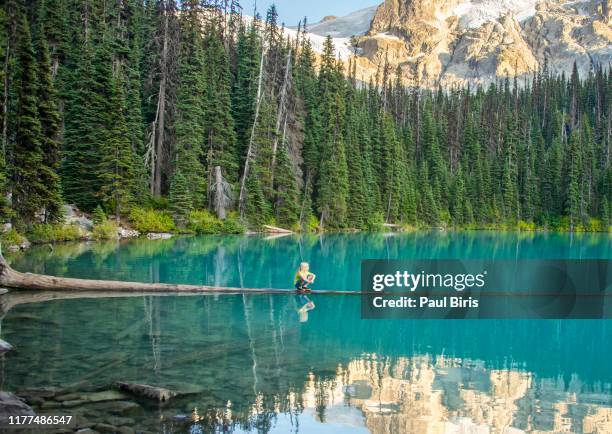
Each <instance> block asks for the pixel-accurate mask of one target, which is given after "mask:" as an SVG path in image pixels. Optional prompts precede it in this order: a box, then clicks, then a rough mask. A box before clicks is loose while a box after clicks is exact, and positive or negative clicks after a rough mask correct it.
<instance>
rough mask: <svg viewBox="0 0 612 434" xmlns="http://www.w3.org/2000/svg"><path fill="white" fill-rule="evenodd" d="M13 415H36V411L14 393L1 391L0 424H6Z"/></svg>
mask: <svg viewBox="0 0 612 434" xmlns="http://www.w3.org/2000/svg"><path fill="white" fill-rule="evenodd" d="M11 416H36V413H34V410H32V407H30V406H29V405H27V404H26V403H25V402H23V401H22V400H21V399H19V398H18V397H17V396H15V395H13V394H12V393H9V392H0V425H6V424H7V423H8V421H9V417H11Z"/></svg>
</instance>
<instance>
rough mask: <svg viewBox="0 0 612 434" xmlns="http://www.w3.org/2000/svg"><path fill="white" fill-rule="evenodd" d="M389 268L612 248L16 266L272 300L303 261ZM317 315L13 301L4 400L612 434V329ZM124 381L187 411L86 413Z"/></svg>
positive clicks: (394, 250)
mask: <svg viewBox="0 0 612 434" xmlns="http://www.w3.org/2000/svg"><path fill="white" fill-rule="evenodd" d="M375 258H392V259H395V258H498V259H502V258H503V259H509V258H604V259H612V239H611V238H610V236H609V235H607V234H595V235H581V236H574V237H570V236H569V235H558V234H555V235H553V234H528V235H524V234H522V235H521V234H514V233H509V234H506V233H459V234H443V233H427V234H405V235H398V236H385V235H382V234H376V235H366V234H356V235H325V236H319V237H314V236H313V237H293V236H290V237H282V238H263V237H244V236H226V237H189V238H176V239H172V240H159V241H147V240H132V241H129V242H122V243H80V244H66V245H58V246H55V248H54V250H53V251H51V249H50V248H49V247H37V248H33V249H31V250H30V251H28V252H27V253H25V254H21V255H17V256H13V257H12V258H10V259H11V261H12V264H13V266H14V267H15V268H16V269H18V270H20V271H32V272H38V273H46V274H54V275H64V276H71V277H84V278H103V279H118V280H139V281H147V282H156V281H160V282H174V283H193V284H209V285H219V286H237V287H239V286H243V287H270V288H289V287H291V284H292V277H293V274H294V272H295V268H296V267H297V265H298V264H299V262H300V261H302V260H307V261H309V262H310V263H311V268H312V270H313V271H314V272H315V273H317V276H318V277H317V282H316V286H315V288H318V289H343V290H357V289H358V288H359V263H360V261H361V259H375ZM310 299H311V301H312V302H313V303H314V304H315V307H314V309H313V310H310V311H305V309H300V308H301V307H302V306H303V305H304V304H305V302H306V301H305V300H303V299H300V298H299V297H297V296H295V295H293V294H288V295H223V296H215V295H195V296H160V297H150V296H136V297H125V298H103V299H100V298H95V299H93V298H90V299H57V300H52V301H42V302H36V303H35V302H32V301H33V298H32V296H31V295H30V294H28V293H18V294H15V293H13V294H9V295H5V296H3V297H2V299H1V307H3V312H4V316H3V319H2V324H1V325H2V329H1V331H2V338H3V339H6V340H7V341H9V342H10V343H11V344H13V345H14V346H15V348H16V350H15V351H14V352H11V353H8V354H7V355H6V356H5V357H4V360H3V363H2V368H1V369H2V380H3V390H10V391H16V392H18V393H21V394H22V395H28V394H29V395H36V393H35V392H36V391H40V389H41V388H46V390H48V391H50V392H49V393H47V394H46V395H48V396H44V397H43V398H40V395H41V394H40V393H39V396H38V398H36V397H35V398H32V400H33V401H34V407H35V409H36V410H37V411H38V412H40V413H44V412H46V413H49V414H59V413H66V414H75V415H79V421H80V423H83V424H89V425H92V424H99V423H104V424H110V425H113V426H115V427H119V426H131V427H133V428H135V429H136V430H137V431H150V432H162V431H163V432H224V431H231V432H279V433H287V432H294V433H295V432H304V433H310V432H315V433H325V432H329V433H336V432H347V433H348V432H351V433H353V432H373V433H396V432H401V433H434V432H435V433H459V432H461V433H478V434H484V433H500V434H502V433H503V434H518V433H522V432H531V433H536V432H537V433H558V432H574V433H612V362H611V361H612V345H611V342H612V321H597V320H591V321H584V320H583V321H536V320H531V321H527V320H523V321H516V320H514V321H510V320H506V321H488V320H480V321H478V320H475V321H435V320H419V321H392V320H387V321H381V320H378V321H364V320H361V319H360V306H359V303H360V300H359V297H352V296H317V295H312V296H310ZM115 381H127V382H137V383H146V384H151V385H156V386H162V387H166V388H168V389H172V390H174V391H178V392H181V395H180V396H179V397H177V398H176V399H174V400H172V401H170V402H169V403H167V404H165V405H163V406H157V405H152V404H151V403H150V402H147V401H146V400H134V399H133V398H131V397H126V398H125V399H122V400H121V401H107V402H101V403H91V402H90V399H89V398H90V397H91V395H90V393H91V392H94V391H103V390H109V389H110V388H111V386H112V383H113V382H115ZM70 394H72V396H69V398H70V400H69V401H68V402H69V403H68V404H65V402H66V400H64V401H62V399H63V397H62V396H61V395H64V397H65V396H66V395H70ZM51 395H54V396H51ZM62 402H64V404H62ZM121 403H123V404H121ZM62 405H63V407H60V406H62ZM55 407H60V408H55ZM94 429H95V426H94ZM126 432H127V431H126Z"/></svg>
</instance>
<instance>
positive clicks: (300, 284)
mask: <svg viewBox="0 0 612 434" xmlns="http://www.w3.org/2000/svg"><path fill="white" fill-rule="evenodd" d="M309 283H310V282H308V281H307V280H304V279H300V280H298V281H297V282H295V289H297V290H300V289H304V288H307V287H308V284H309Z"/></svg>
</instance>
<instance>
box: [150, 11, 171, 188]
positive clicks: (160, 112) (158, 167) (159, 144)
mask: <svg viewBox="0 0 612 434" xmlns="http://www.w3.org/2000/svg"><path fill="white" fill-rule="evenodd" d="M162 8H163V14H164V32H163V39H164V40H163V45H162V52H161V60H160V74H161V77H160V80H159V93H158V96H157V112H156V115H155V117H156V125H155V127H156V128H155V129H154V131H155V155H154V158H153V160H152V161H151V163H152V164H153V167H154V168H153V169H152V170H151V172H152V175H153V179H152V185H151V193H152V194H153V196H155V197H159V196H161V172H162V158H161V156H162V153H163V147H164V130H165V120H166V86H167V83H168V11H167V9H166V5H165V3H164V2H162Z"/></svg>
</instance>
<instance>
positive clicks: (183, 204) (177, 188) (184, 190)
mask: <svg viewBox="0 0 612 434" xmlns="http://www.w3.org/2000/svg"><path fill="white" fill-rule="evenodd" d="M169 200H170V210H171V212H172V218H173V219H174V223H175V224H176V226H177V227H179V228H184V227H185V226H186V225H187V223H188V221H189V213H190V212H191V210H192V201H191V197H190V194H189V187H188V185H187V179H186V178H185V176H183V174H182V173H181V172H180V171H179V170H177V171H176V172H174V174H173V175H172V181H171V182H170V194H169Z"/></svg>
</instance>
